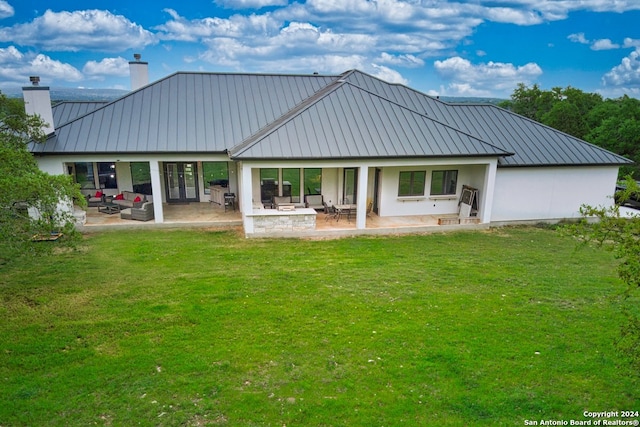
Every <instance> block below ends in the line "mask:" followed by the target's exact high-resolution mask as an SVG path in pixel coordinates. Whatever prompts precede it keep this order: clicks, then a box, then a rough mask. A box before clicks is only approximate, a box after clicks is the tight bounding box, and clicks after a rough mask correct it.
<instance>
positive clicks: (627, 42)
mask: <svg viewBox="0 0 640 427" xmlns="http://www.w3.org/2000/svg"><path fill="white" fill-rule="evenodd" d="M622 47H625V48H627V47H640V39H632V38H630V37H627V38H625V39H624V44H623V46H622Z"/></svg>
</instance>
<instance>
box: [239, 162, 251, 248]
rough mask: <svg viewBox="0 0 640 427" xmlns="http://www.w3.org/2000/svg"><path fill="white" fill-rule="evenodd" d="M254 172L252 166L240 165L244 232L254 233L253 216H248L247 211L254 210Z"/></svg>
mask: <svg viewBox="0 0 640 427" xmlns="http://www.w3.org/2000/svg"><path fill="white" fill-rule="evenodd" d="M252 175H253V174H252V173H251V167H250V166H248V165H246V164H242V165H241V167H240V177H239V178H240V198H241V199H242V203H241V204H240V206H241V208H240V209H241V211H242V222H243V225H244V233H245V235H247V234H253V217H250V216H249V217H248V216H247V213H251V212H252V211H253V176H252Z"/></svg>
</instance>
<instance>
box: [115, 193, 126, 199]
mask: <svg viewBox="0 0 640 427" xmlns="http://www.w3.org/2000/svg"><path fill="white" fill-rule="evenodd" d="M116 200H124V196H123V195H122V194H118V195H117V196H116Z"/></svg>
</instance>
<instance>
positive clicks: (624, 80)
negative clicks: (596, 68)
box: [602, 48, 640, 91]
mask: <svg viewBox="0 0 640 427" xmlns="http://www.w3.org/2000/svg"><path fill="white" fill-rule="evenodd" d="M602 83H603V84H604V85H605V86H614V87H622V86H625V87H628V88H635V90H636V91H637V90H638V88H640V48H639V49H636V50H634V51H633V52H631V53H630V54H629V56H627V57H626V58H623V59H622V61H621V62H620V65H618V66H616V67H614V68H612V69H611V71H609V72H608V73H606V74H605V75H604V76H603V77H602Z"/></svg>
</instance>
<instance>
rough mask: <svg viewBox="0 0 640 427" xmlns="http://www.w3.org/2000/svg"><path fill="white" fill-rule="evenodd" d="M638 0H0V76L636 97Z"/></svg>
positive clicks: (123, 85) (96, 83) (104, 83)
mask: <svg viewBox="0 0 640 427" xmlns="http://www.w3.org/2000/svg"><path fill="white" fill-rule="evenodd" d="M639 22H640V0H579V1H578V0H466V1H465V0H306V1H305V0H298V1H287V0H183V1H168V0H140V1H131V0H127V1H124V0H109V1H106V0H102V1H98V0H84V1H77V0H75V1H71V0H56V1H50V0H49V1H44V0H0V89H1V88H2V87H14V86H23V85H26V84H29V83H28V82H29V76H30V75H39V76H40V77H41V81H42V83H41V84H43V85H48V86H53V87H60V86H64V87H91V88H118V89H128V88H129V69H128V61H130V60H132V59H133V54H134V53H141V54H142V59H143V60H144V61H148V62H149V75H150V79H151V80H152V81H153V80H157V79H159V78H162V77H164V76H166V75H168V74H171V73H173V72H176V71H233V72H261V73H274V72H275V73H313V72H319V73H322V74H324V73H330V74H334V73H340V72H343V71H346V70H349V69H353V68H357V69H360V70H362V71H364V72H367V73H369V74H372V75H374V76H377V77H380V78H382V79H385V80H387V81H390V82H396V83H402V84H407V85H409V86H411V87H413V88H415V89H418V90H421V91H423V92H425V93H428V94H430V95H442V96H480V97H488V96H493V97H502V98H506V97H508V96H509V95H510V94H511V93H512V92H513V90H514V88H515V87H516V85H517V84H518V83H525V84H527V85H532V84H533V83H538V84H539V85H540V86H541V87H542V88H543V89H551V88H553V87H566V86H573V87H576V88H579V89H582V90H584V91H586V92H599V93H601V94H602V95H603V96H605V97H610V98H615V97H619V96H621V95H623V94H628V95H630V96H634V97H638V98H640V25H639V24H638V23H639Z"/></svg>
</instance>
